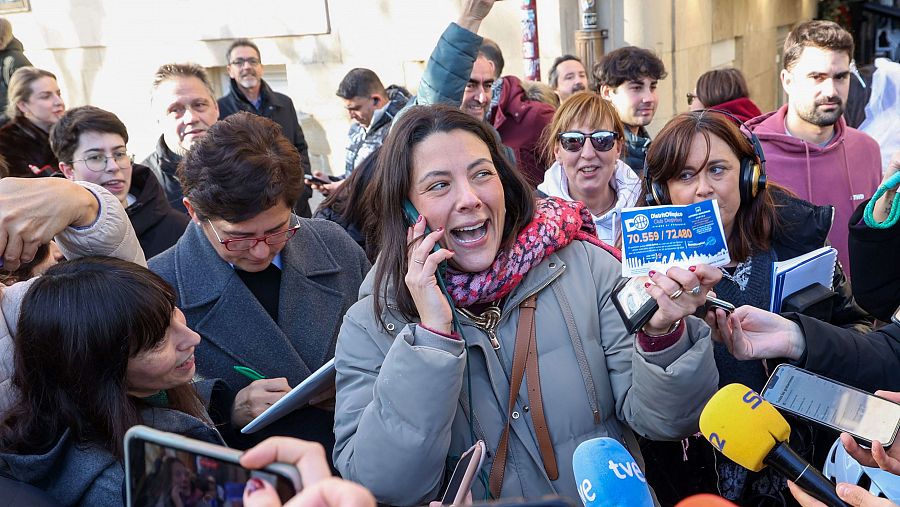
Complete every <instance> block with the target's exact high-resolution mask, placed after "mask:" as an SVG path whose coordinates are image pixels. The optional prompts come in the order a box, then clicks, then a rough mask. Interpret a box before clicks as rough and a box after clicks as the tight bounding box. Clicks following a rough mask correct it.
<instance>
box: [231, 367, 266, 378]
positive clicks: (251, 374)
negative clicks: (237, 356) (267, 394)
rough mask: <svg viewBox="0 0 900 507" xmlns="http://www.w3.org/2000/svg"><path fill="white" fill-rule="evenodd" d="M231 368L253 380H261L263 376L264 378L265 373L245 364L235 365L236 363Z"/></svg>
mask: <svg viewBox="0 0 900 507" xmlns="http://www.w3.org/2000/svg"><path fill="white" fill-rule="evenodd" d="M233 368H234V371H236V372H238V373H240V374H241V375H243V376H245V377H247V378H248V379H250V380H253V381H256V380H263V379H264V378H266V377H265V375H263V374H262V373H260V372H258V371H256V370H254V369H253V368H250V367H247V366H237V365H236V366H234V367H233Z"/></svg>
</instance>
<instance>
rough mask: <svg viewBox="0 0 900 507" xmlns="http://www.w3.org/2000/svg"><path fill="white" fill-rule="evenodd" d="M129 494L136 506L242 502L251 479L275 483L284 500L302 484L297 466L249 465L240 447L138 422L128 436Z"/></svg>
mask: <svg viewBox="0 0 900 507" xmlns="http://www.w3.org/2000/svg"><path fill="white" fill-rule="evenodd" d="M125 445H126V474H127V488H126V489H127V491H126V493H127V497H128V505H129V506H131V507H155V506H158V505H185V506H187V505H196V506H201V505H202V506H209V507H239V506H242V505H243V496H244V488H245V486H246V484H247V481H248V480H250V479H251V478H254V477H256V478H259V479H262V480H264V481H266V482H268V483H269V484H271V485H273V486H274V487H275V490H276V491H277V492H278V496H279V497H280V498H281V500H282V501H283V502H285V501H287V500H289V499H290V498H292V497H293V496H294V495H295V494H296V492H297V491H299V489H300V477H299V474H298V473H297V470H296V468H294V467H291V466H287V465H283V464H275V465H270V466H269V467H267V468H266V469H263V470H248V469H246V468H243V467H242V466H241V465H240V464H238V458H239V457H240V455H241V452H240V451H235V450H233V449H228V448H226V447H220V446H216V445H212V444H208V443H206V442H200V441H197V440H192V439H189V438H186V437H182V436H180V435H174V434H171V433H165V432H161V431H156V430H153V429H151V428H147V427H142V426H137V427H135V428H132V430H130V431H129V432H128V434H127V435H126V437H125Z"/></svg>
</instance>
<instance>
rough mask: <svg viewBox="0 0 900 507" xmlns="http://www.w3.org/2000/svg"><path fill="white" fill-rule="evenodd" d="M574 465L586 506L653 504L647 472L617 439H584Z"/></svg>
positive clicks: (577, 481) (613, 506)
mask: <svg viewBox="0 0 900 507" xmlns="http://www.w3.org/2000/svg"><path fill="white" fill-rule="evenodd" d="M572 469H573V471H574V472H575V484H576V486H577V487H578V496H580V497H581V502H582V503H583V504H584V505H585V507H625V506H628V507H644V506H646V507H653V497H652V496H651V495H650V488H649V487H648V486H647V479H646V478H645V477H644V472H642V471H641V469H640V467H638V464H637V462H636V461H635V460H634V458H633V457H632V456H631V454H630V453H629V452H628V451H627V450H625V448H624V447H622V444H620V443H619V441H618V440H615V439H613V438H609V437H601V438H593V439H591V440H586V441H584V442H582V443H581V444H579V445H578V448H577V449H575V454H573V455H572Z"/></svg>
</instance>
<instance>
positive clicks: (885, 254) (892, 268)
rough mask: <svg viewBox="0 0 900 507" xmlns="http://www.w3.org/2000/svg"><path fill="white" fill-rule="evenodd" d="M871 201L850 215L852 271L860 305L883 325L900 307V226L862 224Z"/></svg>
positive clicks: (854, 287) (854, 290)
mask: <svg viewBox="0 0 900 507" xmlns="http://www.w3.org/2000/svg"><path fill="white" fill-rule="evenodd" d="M867 203H868V201H866V202H864V203H862V204H860V205H859V207H857V208H856V211H854V212H853V215H851V216H850V240H849V246H850V265H851V266H850V268H851V270H852V271H853V295H854V296H856V299H857V301H859V305H860V306H862V307H863V308H865V309H866V311H868V312H870V313H871V314H872V315H874V316H875V317H877V318H878V320H882V321H884V322H890V320H891V315H893V313H894V311H895V310H896V309H897V307H898V306H900V262H897V260H896V259H897V256H898V255H900V225H896V224H895V225H894V226H893V227H890V228H888V229H872V228H871V227H869V226H867V225H866V223H865V222H863V211H865V209H866V204H867Z"/></svg>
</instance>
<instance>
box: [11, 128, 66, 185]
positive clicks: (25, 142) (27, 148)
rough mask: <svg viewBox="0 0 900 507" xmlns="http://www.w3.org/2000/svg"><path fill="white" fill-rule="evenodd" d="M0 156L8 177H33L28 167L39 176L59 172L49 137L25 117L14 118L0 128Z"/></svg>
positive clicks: (33, 174)
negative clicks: (4, 161)
mask: <svg viewBox="0 0 900 507" xmlns="http://www.w3.org/2000/svg"><path fill="white" fill-rule="evenodd" d="M0 155H2V156H3V158H5V159H6V164H7V165H8V166H9V175H10V176H16V177H19V178H29V177H34V176H36V175H35V173H34V172H33V171H32V170H31V169H29V167H28V166H29V165H33V166H36V167H38V168H40V169H42V170H43V171H42V174H41V176H49V175H51V174H53V173H54V172H56V171H58V170H59V161H58V160H56V155H54V154H53V150H51V149H50V136H49V134H47V133H46V132H44V131H43V130H41V129H40V127H38V126H37V125H35V124H34V123H31V121H29V120H28V119H27V118H25V117H24V116H16V117H15V118H13V119H12V120H11V121H9V122H8V123H7V124H6V125H4V126H3V127H2V128H0Z"/></svg>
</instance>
